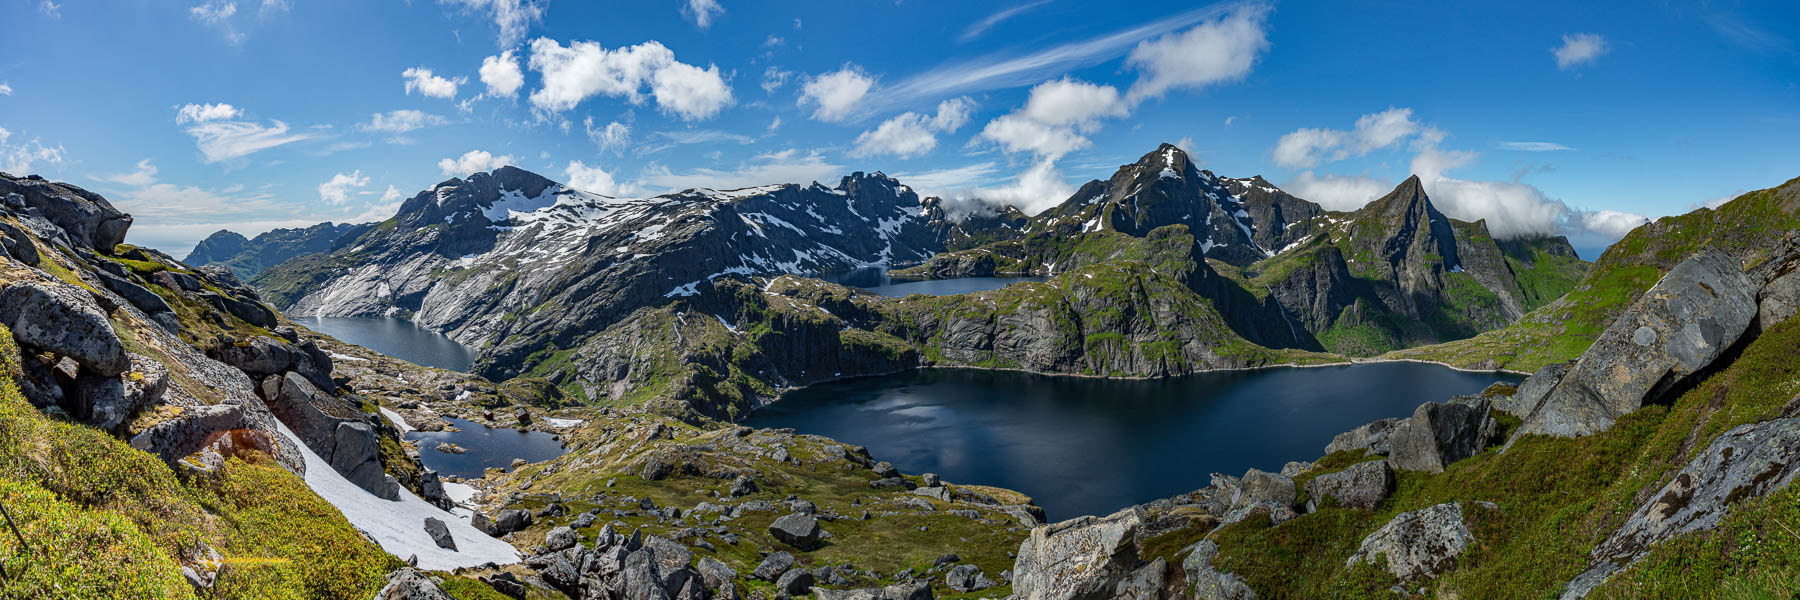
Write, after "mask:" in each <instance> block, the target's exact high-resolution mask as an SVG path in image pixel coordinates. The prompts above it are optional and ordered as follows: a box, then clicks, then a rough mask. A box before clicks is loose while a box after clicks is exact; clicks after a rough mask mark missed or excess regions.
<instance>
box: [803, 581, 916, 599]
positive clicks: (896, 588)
mask: <svg viewBox="0 0 1800 600" xmlns="http://www.w3.org/2000/svg"><path fill="white" fill-rule="evenodd" d="M813 595H815V596H817V597H818V598H819V600H931V598H932V595H931V584H930V583H927V582H924V581H915V582H910V583H898V584H894V585H890V586H887V587H880V588H866V589H856V590H833V589H826V588H813Z"/></svg>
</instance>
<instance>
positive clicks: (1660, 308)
mask: <svg viewBox="0 0 1800 600" xmlns="http://www.w3.org/2000/svg"><path fill="white" fill-rule="evenodd" d="M1759 287H1760V286H1759V285H1757V284H1756V283H1754V282H1753V281H1752V280H1751V278H1750V277H1749V276H1748V275H1746V274H1745V273H1744V271H1743V269H1741V268H1739V267H1738V265H1737V261H1736V260H1734V259H1732V258H1731V257H1730V256H1728V255H1726V254H1724V253H1723V252H1720V251H1717V250H1712V249H1707V250H1702V251H1701V252H1700V253H1698V254H1696V255H1694V256H1692V257H1690V258H1688V259H1687V260H1685V261H1682V263H1681V264H1679V265H1676V266H1675V268H1674V269H1672V270H1670V271H1669V274H1668V275H1666V276H1664V277H1663V279H1662V281H1659V282H1657V283H1656V285H1655V286H1652V287H1651V288H1650V290H1649V291H1646V292H1644V294H1643V295H1642V296H1640V297H1638V299H1637V301H1635V302H1633V303H1632V304H1631V306H1630V308H1628V309H1626V310H1625V312H1624V314H1621V315H1619V318H1618V319H1616V320H1614V321H1613V323H1612V324H1611V325H1610V326H1608V327H1607V328H1606V331H1604V332H1602V333H1601V334H1600V337H1599V339H1596V340H1595V341H1594V344H1593V345H1592V346H1590V347H1589V348H1588V350H1587V351H1586V352H1583V353H1582V355H1581V358H1579V359H1576V361H1575V364H1574V365H1571V366H1570V367H1569V369H1568V372H1567V374H1565V375H1563V377H1562V378H1561V380H1560V381H1558V382H1557V383H1556V385H1555V386H1554V387H1553V388H1552V389H1551V390H1550V391H1549V392H1548V393H1546V394H1545V395H1544V398H1543V400H1541V401H1539V402H1538V405H1537V406H1536V407H1534V408H1533V409H1532V410H1531V413H1530V416H1528V417H1526V418H1525V423H1524V424H1523V425H1521V426H1520V428H1519V434H1521V435H1524V434H1544V435H1554V436H1563V437H1572V436H1583V435H1590V434H1593V433H1595V432H1599V431H1603V430H1605V429H1607V428H1609V427H1611V426H1612V424H1613V422H1614V421H1615V420H1617V419H1618V418H1619V417H1621V416H1624V415H1626V414H1629V413H1631V412H1634V411H1636V410H1637V409H1638V408H1639V407H1641V406H1643V404H1644V403H1645V402H1647V401H1650V400H1653V399H1655V398H1657V397H1658V396H1660V395H1661V394H1663V393H1666V392H1668V391H1669V390H1672V389H1675V388H1677V387H1678V386H1681V385H1683V384H1684V382H1686V381H1687V380H1688V379H1689V378H1691V377H1693V376H1695V375H1697V374H1699V373H1702V372H1703V371H1704V370H1705V369H1706V368H1707V366H1708V365H1711V364H1712V362H1713V360H1714V359H1717V358H1718V357H1719V356H1720V355H1722V354H1724V353H1725V351H1726V350H1727V349H1729V348H1730V347H1731V346H1732V345H1733V344H1735V343H1736V342H1737V341H1738V338H1739V336H1741V335H1743V334H1744V332H1745V331H1746V330H1747V329H1748V328H1749V326H1750V323H1751V321H1752V319H1754V318H1755V317H1756V312H1757V305H1756V293H1757V291H1758V289H1759Z"/></svg>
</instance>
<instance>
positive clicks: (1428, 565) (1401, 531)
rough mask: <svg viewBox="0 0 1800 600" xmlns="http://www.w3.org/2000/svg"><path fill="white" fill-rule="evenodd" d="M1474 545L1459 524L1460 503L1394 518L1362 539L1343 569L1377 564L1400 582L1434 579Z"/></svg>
mask: <svg viewBox="0 0 1800 600" xmlns="http://www.w3.org/2000/svg"><path fill="white" fill-rule="evenodd" d="M1474 541H1475V536H1474V534H1472V533H1470V532H1469V527H1468V525H1467V524H1465V523H1463V507H1462V503H1460V502H1452V503H1449V504H1439V505H1436V506H1431V507H1427V508H1422V509H1419V510H1415V511H1410V512H1404V513H1400V514H1399V515H1396V516H1395V517H1394V518H1393V520H1391V521H1388V522H1387V524H1386V525H1382V526H1381V528H1380V529H1377V530H1375V533H1371V534H1369V536H1368V537H1365V538H1363V540H1362V544H1361V546H1360V547H1358V548H1357V551H1356V554H1355V555H1353V556H1351V557H1350V559H1349V560H1348V561H1346V562H1345V565H1347V566H1350V565H1356V564H1358V563H1369V564H1378V563H1380V562H1382V561H1383V560H1385V561H1386V563H1387V570H1388V572H1389V573H1392V574H1393V575H1394V577H1396V578H1399V579H1400V580H1401V581H1417V580H1419V579H1426V578H1435V577H1437V576H1439V575H1442V574H1444V573H1448V572H1449V571H1450V570H1451V569H1454V568H1456V560H1457V558H1458V557H1460V556H1462V554H1463V552H1464V551H1465V550H1467V549H1468V547H1469V544H1470V543H1472V542H1474Z"/></svg>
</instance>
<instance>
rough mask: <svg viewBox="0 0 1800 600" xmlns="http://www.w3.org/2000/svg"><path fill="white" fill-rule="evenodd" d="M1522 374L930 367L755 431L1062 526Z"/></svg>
mask: <svg viewBox="0 0 1800 600" xmlns="http://www.w3.org/2000/svg"><path fill="white" fill-rule="evenodd" d="M1519 379H1521V378H1520V377H1517V376H1513V375H1507V374H1496V373H1469V372H1462V371H1456V370H1452V369H1448V368H1444V367H1440V366H1437V365H1429V364H1420V363H1380V364H1367V365H1350V366H1334V367H1318V368H1305V369H1300V368H1283V369H1264V370H1256V371H1226V372H1217V373H1202V374H1198V375H1191V376H1186V377H1179V378H1171V379H1161V380H1109V379H1091V378H1078V377H1052V376H1043V375H1031V374H1025V373H1013V372H1002V371H979V370H923V371H914V372H908V373H901V374H896V375H888V376H881V377H869V378H863V379H853V380H846V381H840V382H833V383H826V384H821V385H816V386H812V387H808V388H804V389H801V390H796V391H794V392H790V393H788V394H786V395H785V396H783V397H782V399H781V400H780V401H779V402H776V403H774V404H771V405H769V406H767V407H764V408H762V409H760V410H758V411H756V412H755V413H752V414H751V416H750V418H749V419H748V420H747V421H746V422H745V424H746V425H751V426H755V427H792V428H794V429H796V430H798V431H800V432H801V433H813V434H819V435H824V436H828V437H831V438H834V439H837V440H838V441H841V442H844V443H847V444H861V445H865V446H868V447H869V450H870V452H872V453H873V454H874V455H875V456H876V457H877V458H879V459H881V460H888V461H892V462H893V463H894V465H895V466H898V467H900V469H901V470H903V471H905V472H908V473H924V472H934V473H938V474H939V475H942V476H944V478H945V479H947V480H950V481H954V482H959V483H971V484H983V485H995V486H1000V487H1004V488H1011V489H1014V490H1018V491H1020V492H1024V493H1025V494H1027V495H1030V496H1032V497H1033V498H1035V499H1036V500H1037V502H1038V504H1039V505H1042V506H1043V507H1044V509H1045V511H1046V512H1047V513H1049V515H1050V517H1051V519H1052V520H1056V519H1066V518H1070V517H1074V516H1079V515H1104V514H1109V513H1111V512H1113V511H1116V510H1118V509H1120V508H1124V507H1126V506H1130V505H1133V504H1139V503H1143V502H1147V501H1150V500H1154V499H1157V498H1164V497H1168V496H1172V495H1175V494H1180V493H1184V492H1189V491H1193V490H1195V489H1198V488H1201V487H1204V486H1206V484H1207V482H1208V480H1209V475H1210V474H1211V473H1214V472H1219V473H1227V474H1231V475H1240V474H1242V473H1243V472H1244V470H1245V469H1248V468H1251V467H1255V468H1259V469H1263V470H1270V471H1273V470H1279V469H1280V468H1281V466H1282V465H1283V464H1285V463H1286V462H1287V461H1291V460H1312V459H1315V458H1318V457H1319V455H1320V454H1321V453H1322V452H1323V450H1324V448H1325V444H1327V443H1329V442H1330V441H1331V438H1332V436H1334V435H1336V434H1338V433H1342V432H1344V431H1346V430H1349V429H1351V428H1354V427H1356V426H1358V425H1362V424H1363V423H1367V422H1369V421H1373V420H1375V419H1381V418H1386V417H1403V416H1406V415H1409V414H1411V413H1412V411H1413V408H1415V407H1417V406H1418V405H1419V404H1421V403H1423V402H1427V401H1442V400H1445V399H1447V398H1449V397H1450V396H1452V395H1456V394H1467V393H1473V392H1476V391H1480V390H1481V389H1482V388H1484V387H1486V386H1487V385H1488V384H1490V383H1493V382H1494V381H1513V382H1517V381H1518V380H1519Z"/></svg>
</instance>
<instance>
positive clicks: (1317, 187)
mask: <svg viewBox="0 0 1800 600" xmlns="http://www.w3.org/2000/svg"><path fill="white" fill-rule="evenodd" d="M1281 188H1282V189H1283V190H1286V191H1287V193H1290V194H1293V195H1295V196H1298V197H1301V198H1305V199H1307V200H1310V201H1312V202H1315V203H1318V205H1319V206H1323V207H1325V209H1326V210H1341V211H1350V210H1356V209H1358V208H1362V206H1363V205H1364V204H1368V203H1369V201H1370V200H1374V199H1376V198H1380V197H1382V196H1383V195H1385V194H1387V193H1388V192H1389V191H1390V190H1393V189H1394V184H1391V183H1388V182H1385V181H1380V180H1377V179H1374V178H1372V177H1367V176H1362V175H1330V174H1326V175H1314V174H1313V172H1312V171H1302V172H1300V174H1299V175H1295V176H1294V178H1293V179H1292V180H1289V181H1288V182H1286V183H1283V184H1282V185H1281Z"/></svg>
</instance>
